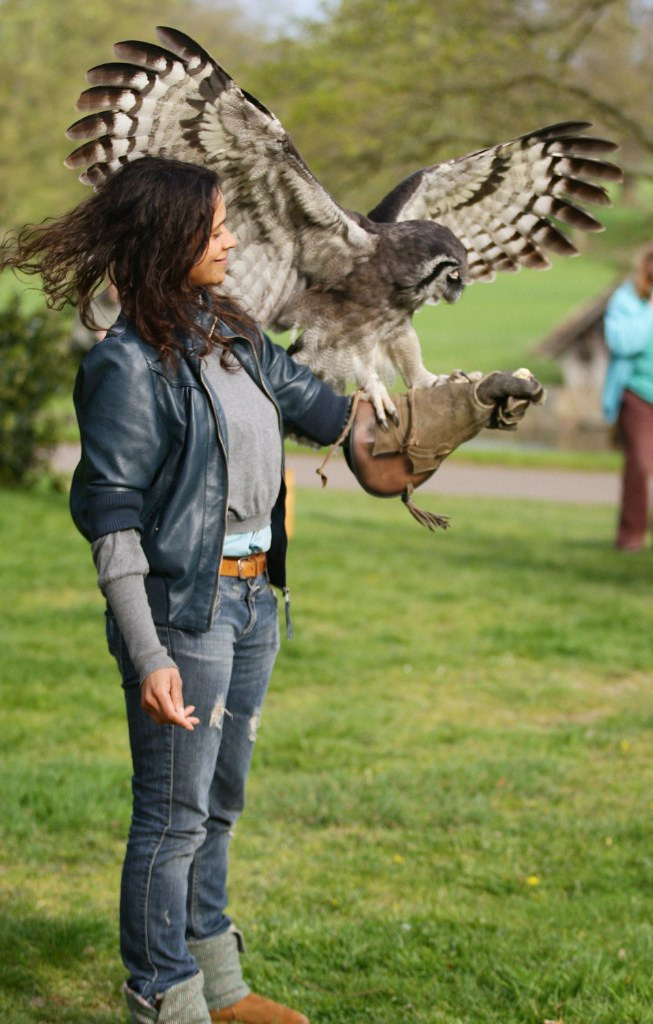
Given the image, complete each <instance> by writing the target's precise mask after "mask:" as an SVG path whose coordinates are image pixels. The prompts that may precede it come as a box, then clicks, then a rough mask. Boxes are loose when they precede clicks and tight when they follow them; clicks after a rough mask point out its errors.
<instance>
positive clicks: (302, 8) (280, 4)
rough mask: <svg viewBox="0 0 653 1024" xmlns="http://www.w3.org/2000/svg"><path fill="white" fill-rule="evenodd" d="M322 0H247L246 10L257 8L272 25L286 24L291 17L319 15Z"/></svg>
mask: <svg viewBox="0 0 653 1024" xmlns="http://www.w3.org/2000/svg"><path fill="white" fill-rule="evenodd" d="M323 6H324V2H323V0H247V9H248V10H250V11H251V10H253V9H254V10H257V11H258V12H259V14H260V16H261V17H262V18H265V20H266V21H267V22H268V23H269V24H270V25H274V26H279V25H283V24H287V22H288V21H292V19H293V18H315V17H319V14H320V10H321V8H322V7H323Z"/></svg>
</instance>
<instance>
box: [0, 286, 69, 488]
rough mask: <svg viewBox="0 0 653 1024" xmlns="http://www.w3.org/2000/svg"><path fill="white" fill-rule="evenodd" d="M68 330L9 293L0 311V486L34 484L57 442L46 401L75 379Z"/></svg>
mask: <svg viewBox="0 0 653 1024" xmlns="http://www.w3.org/2000/svg"><path fill="white" fill-rule="evenodd" d="M69 327H70V325H69V322H68V321H67V320H66V318H64V317H62V316H61V315H57V314H56V313H52V312H50V311H49V310H46V309H44V308H42V307H39V308H35V307H34V306H33V304H32V306H31V307H30V304H29V303H25V302H24V301H22V299H21V296H20V295H19V294H18V293H17V292H16V291H14V290H12V291H11V292H10V293H9V295H8V297H5V299H4V301H3V303H2V305H0V485H3V486H6V485H10V486H14V485H19V484H25V483H29V482H30V481H31V480H33V479H34V477H35V476H36V474H37V472H38V471H39V470H40V469H42V468H43V467H44V465H45V462H46V459H47V455H48V454H49V453H50V451H51V449H52V448H53V447H54V445H55V444H56V442H57V440H58V423H57V420H56V417H55V415H54V414H53V413H52V411H51V400H52V399H53V398H55V397H56V396H57V395H61V394H66V393H68V391H69V390H70V387H71V385H72V381H73V377H74V372H75V367H74V360H73V358H72V356H71V353H70V346H69V343H68V334H69Z"/></svg>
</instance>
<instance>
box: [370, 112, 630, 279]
mask: <svg viewBox="0 0 653 1024" xmlns="http://www.w3.org/2000/svg"><path fill="white" fill-rule="evenodd" d="M589 127H591V126H590V124H589V123H588V122H586V121H566V122H563V123H560V124H554V125H549V126H548V127H546V128H541V129H539V130H537V131H533V132H530V133H529V134H527V135H522V136H520V137H519V138H517V139H513V140H512V141H510V142H505V143H503V144H501V145H498V146H494V147H493V148H491V149H482V150H478V151H477V152H475V153H470V154H468V155H467V156H463V157H459V158H458V159H455V160H448V161H447V162H446V163H442V164H436V165H433V166H432V167H425V168H423V169H422V170H419V171H416V172H415V173H414V174H411V175H410V176H409V177H408V178H405V179H404V180H403V181H402V182H401V183H400V184H399V185H397V187H396V188H394V189H393V190H392V192H390V193H389V194H388V195H387V196H386V197H385V199H383V200H382V201H381V202H380V203H379V204H378V206H376V207H375V208H374V209H373V210H372V211H371V212H370V213H369V214H368V216H369V218H370V219H371V220H374V221H384V222H388V221H401V220H433V221H437V222H438V223H439V224H444V225H445V226H446V227H448V228H450V229H451V230H452V231H453V232H454V234H456V235H457V236H458V238H459V239H460V240H461V242H462V243H463V245H464V246H465V248H466V249H467V252H468V256H469V276H470V280H486V281H489V280H492V279H493V278H494V276H495V272H496V271H497V270H500V271H509V272H510V271H512V272H514V271H517V270H519V269H520V268H521V267H522V266H525V267H532V268H534V269H546V268H547V267H549V266H550V265H551V264H550V261H549V259H548V257H547V256H546V255H545V253H544V252H543V250H544V249H550V250H551V251H553V252H555V253H559V254H561V255H565V256H571V255H575V254H576V253H577V251H578V250H577V249H576V247H575V245H574V244H573V242H571V240H570V239H569V238H568V237H567V235H565V234H564V233H563V231H562V230H561V229H560V227H558V226H557V225H556V223H555V221H561V222H562V223H564V224H567V225H569V226H571V227H573V228H578V229H580V230H582V231H601V230H603V227H602V225H601V224H600V223H599V221H597V220H596V219H595V218H594V217H592V216H591V215H590V214H589V213H587V211H586V210H584V209H583V208H582V206H580V205H578V203H584V202H589V203H595V204H598V205H603V206H605V205H609V204H610V198H609V196H608V193H607V191H606V190H605V188H603V187H602V186H600V185H596V184H595V183H594V182H593V181H592V179H599V180H604V181H612V182H615V181H620V180H621V178H622V173H621V170H620V169H619V168H618V167H617V166H616V165H615V164H611V163H608V162H606V161H605V160H603V159H602V158H603V156H604V155H605V154H606V153H611V152H613V151H614V150H615V149H617V148H618V147H617V146H616V145H615V144H614V143H612V142H608V141H607V140H605V139H595V138H591V137H590V136H586V135H583V134H581V133H582V132H583V131H584V130H585V129H586V128H589ZM551 218H553V220H552V219H551Z"/></svg>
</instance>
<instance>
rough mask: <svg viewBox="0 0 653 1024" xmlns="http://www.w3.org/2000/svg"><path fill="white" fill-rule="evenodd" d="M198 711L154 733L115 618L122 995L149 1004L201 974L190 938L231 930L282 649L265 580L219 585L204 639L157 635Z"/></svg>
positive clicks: (225, 580)
mask: <svg viewBox="0 0 653 1024" xmlns="http://www.w3.org/2000/svg"><path fill="white" fill-rule="evenodd" d="M157 628H158V631H159V636H160V638H161V642H162V643H163V644H164V645H165V646H166V647H167V649H168V651H169V653H170V656H171V657H172V658H174V660H175V661H176V663H177V665H178V666H179V671H180V673H181V678H182V681H183V698H184V704H194V705H195V707H196V711H195V714H196V715H197V716H198V717H199V718H200V724H199V725H197V726H196V727H195V729H194V731H193V732H189V731H187V730H185V729H181V728H179V727H178V726H173V725H157V724H156V723H155V722H154V721H153V720H152V719H151V718H150V717H149V715H147V714H146V713H145V712H144V711H143V710H142V709H141V706H140V685H139V680H138V678H137V676H136V674H135V671H134V667H133V665H132V664H131V661H130V659H129V656H128V654H127V650H126V647H125V644H124V642H123V640H122V637H121V635H120V632H119V630H118V627H117V625H116V622H115V619H114V618H113V617H112V616H111V615H109V616H108V617H107V636H108V641H109V650H110V651H111V653H112V654H113V655H114V657H115V658H116V660H117V661H118V665H119V667H120V671H121V674H122V677H123V687H124V692H125V699H126V703H127V719H128V723H129V738H130V743H131V751H132V762H133V767H134V774H133V779H132V790H133V798H134V802H133V814H132V823H131V828H130V832H129V839H128V843H127V853H126V856H125V862H124V866H123V874H122V890H121V902H120V934H121V953H122V957H123V961H124V963H125V966H126V967H127V969H128V970H129V971H130V979H129V981H128V984H129V987H130V988H131V989H132V990H133V991H134V992H137V993H138V994H139V995H141V996H143V998H145V999H151V998H153V997H154V996H155V995H156V994H157V993H160V992H164V991H165V990H166V989H168V988H170V987H171V986H172V985H176V984H178V983H179V982H182V981H185V980H186V979H188V978H190V977H192V976H193V975H194V974H195V973H196V972H197V969H198V968H197V964H196V962H195V960H194V958H193V957H192V956H191V954H190V953H189V951H188V947H187V944H186V943H187V939H205V938H210V937H212V936H215V935H219V934H221V933H222V932H224V931H225V930H226V929H227V928H229V926H230V924H231V921H230V919H229V917H227V915H226V914H225V907H226V905H227V888H226V883H227V862H228V851H229V840H230V836H231V830H232V829H233V826H234V824H235V822H236V819H237V818H238V817H239V815H240V814H241V812H242V810H243V807H244V805H245V780H246V778H247V773H248V770H249V765H250V761H251V757H252V749H253V746H254V740H255V739H256V730H257V728H258V724H259V720H260V714H261V705H262V703H263V698H264V696H265V691H266V689H267V685H268V681H269V679H270V675H271V673H272V667H273V665H274V660H275V657H276V655H277V651H278V649H279V623H278V617H277V600H276V597H275V595H274V593H273V591H272V588H271V586H270V584H269V583H268V581H267V577H266V576H265V575H264V574H261V575H260V576H258V577H256V579H249V580H239V579H236V578H232V577H222V578H221V580H220V604H219V607H218V611H217V613H216V617H215V621H214V624H213V627H212V629H211V630H210V631H209V632H208V633H191V632H188V631H186V630H179V629H173V628H169V627H167V626H163V627H157Z"/></svg>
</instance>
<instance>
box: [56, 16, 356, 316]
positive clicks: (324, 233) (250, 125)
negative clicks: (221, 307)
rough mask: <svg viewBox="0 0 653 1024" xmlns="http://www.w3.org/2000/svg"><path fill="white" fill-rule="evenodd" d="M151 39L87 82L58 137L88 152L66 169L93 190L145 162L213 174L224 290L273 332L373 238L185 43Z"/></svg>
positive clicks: (129, 46)
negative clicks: (78, 114)
mask: <svg viewBox="0 0 653 1024" xmlns="http://www.w3.org/2000/svg"><path fill="white" fill-rule="evenodd" d="M157 34H158V36H159V38H160V40H161V41H162V42H163V43H164V44H165V46H166V47H167V48H164V47H161V46H156V45H154V44H151V43H143V42H137V41H127V42H121V43H117V44H116V45H115V47H114V52H115V54H116V56H117V57H118V58H120V61H124V63H122V62H113V63H107V64H101V65H99V66H98V67H95V68H91V70H90V71H89V72H88V73H87V79H88V81H89V83H90V85H91V88H89V89H87V90H85V91H84V92H83V93H82V94H81V96H80V98H79V100H78V103H77V107H78V109H79V110H81V111H85V112H87V113H86V114H85V116H84V117H82V118H81V119H80V120H79V121H76V122H75V124H73V125H71V126H70V128H69V129H68V132H67V134H68V137H69V138H71V139H73V140H80V139H88V140H89V141H87V142H85V143H83V144H82V145H81V146H79V147H78V148H77V149H76V150H74V152H73V153H71V154H70V156H68V158H67V159H66V161H65V163H66V166H67V167H69V168H71V169H77V170H79V169H82V170H83V173H82V174H81V177H80V180H81V181H82V182H83V183H85V184H88V185H93V186H96V187H97V186H100V185H102V183H103V182H104V181H105V180H106V179H107V178H108V177H109V176H110V175H112V174H113V173H115V171H117V170H118V169H119V168H120V167H121V166H122V165H123V164H124V163H126V162H128V161H131V160H136V159H138V158H139V157H142V156H145V155H146V154H147V155H149V156H166V157H172V158H175V159H179V160H187V161H189V162H192V163H197V164H202V165H204V166H209V167H211V168H213V169H214V170H216V171H217V173H218V174H219V176H220V181H221V189H222V192H223V195H224V199H225V203H226V206H227V210H228V217H229V226H230V227H231V228H232V230H233V232H234V234H235V235H236V237H237V239H238V241H239V243H240V244H239V246H238V248H237V249H236V250H235V253H234V256H233V259H231V260H230V263H229V272H228V275H227V278H226V281H225V285H224V288H225V290H226V291H227V292H228V294H230V295H232V297H234V298H236V299H238V300H239V301H240V303H241V304H242V305H243V306H244V307H245V308H246V309H248V311H249V312H250V313H251V314H252V315H253V316H254V317H255V318H256V319H257V320H258V321H259V322H260V323H261V324H263V325H264V326H269V325H274V324H275V322H276V321H277V318H278V317H279V315H280V314H281V312H282V311H283V309H284V307H285V306H286V305H287V304H288V302H289V301H290V300H291V299H294V298H295V297H296V296H297V294H299V293H301V292H302V291H303V290H304V289H305V288H306V287H307V285H309V284H315V283H319V284H321V285H324V286H327V287H328V286H329V285H330V284H333V283H335V281H337V280H339V279H340V278H342V277H343V276H344V275H346V273H347V272H348V271H349V270H350V269H351V268H352V267H353V265H354V263H355V261H356V260H357V259H359V258H364V257H365V256H367V255H368V254H369V252H370V251H371V249H372V246H373V240H372V235H370V233H369V232H368V231H366V230H365V228H364V227H363V226H362V225H361V224H360V223H359V222H358V221H357V220H356V219H355V218H354V217H353V216H352V215H351V214H349V213H348V212H347V211H346V210H344V209H343V208H342V207H340V206H339V205H338V204H337V203H336V202H335V201H334V200H333V199H332V197H331V196H330V195H329V193H328V192H327V191H326V190H325V189H324V188H323V187H322V186H321V185H320V183H319V182H318V181H317V179H316V178H315V177H314V176H313V174H312V173H311V172H310V170H309V169H308V167H307V166H306V164H305V163H304V161H303V159H302V158H301V156H300V155H299V153H298V152H297V150H296V149H295V147H294V145H293V143H292V140H291V139H290V136H289V135H288V133H287V132H286V131H285V130H284V128H283V126H282V124H281V122H280V121H279V120H278V118H276V117H275V115H274V114H272V113H271V112H270V111H269V110H267V109H266V108H265V107H264V106H263V105H262V104H261V103H259V102H258V100H256V99H255V98H254V97H252V96H250V95H248V94H247V93H246V92H244V91H243V90H241V89H240V88H239V87H238V85H237V84H236V83H235V82H234V81H233V79H232V78H231V77H230V75H228V74H227V72H226V71H225V70H224V69H223V68H222V67H220V65H219V64H217V63H216V61H214V60H213V58H212V57H210V56H209V54H208V53H207V52H206V51H205V50H203V49H202V47H200V46H199V45H198V44H197V43H195V42H194V41H193V40H192V39H190V38H189V37H188V36H186V35H184V34H183V33H181V32H178V31H177V30H175V29H171V28H158V29H157ZM103 107H106V108H107V109H98V108H103ZM88 111H96V112H95V113H88Z"/></svg>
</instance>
